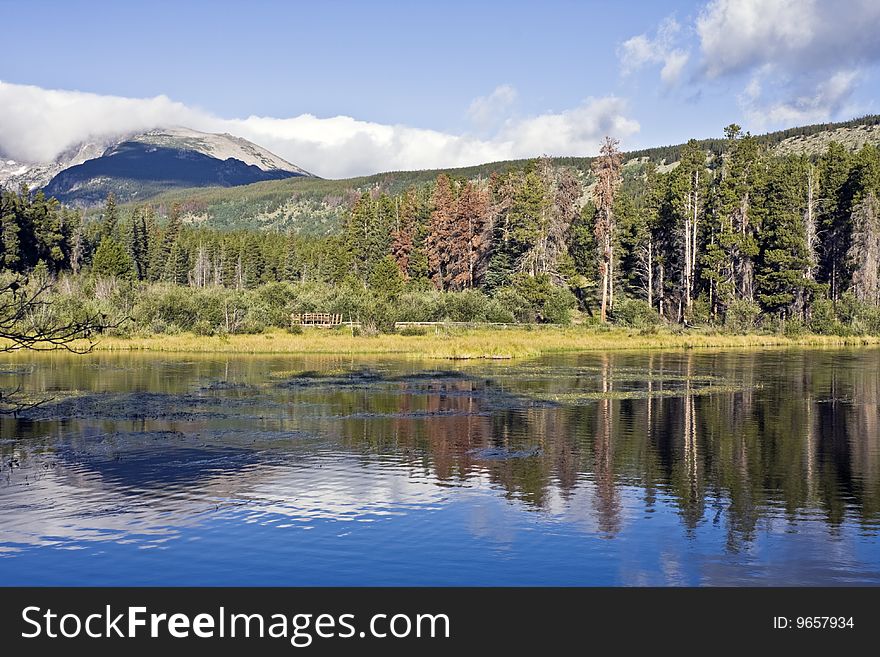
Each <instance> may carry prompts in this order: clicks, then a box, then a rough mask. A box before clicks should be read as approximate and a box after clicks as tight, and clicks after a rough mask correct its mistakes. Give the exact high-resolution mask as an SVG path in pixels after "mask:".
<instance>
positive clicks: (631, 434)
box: [0, 350, 880, 586]
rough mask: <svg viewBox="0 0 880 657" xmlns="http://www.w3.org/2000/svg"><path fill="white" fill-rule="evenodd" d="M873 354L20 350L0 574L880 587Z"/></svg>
mask: <svg viewBox="0 0 880 657" xmlns="http://www.w3.org/2000/svg"><path fill="white" fill-rule="evenodd" d="M877 363H878V353H877V352H876V351H873V350H866V351H862V352H799V351H794V352H760V353H750V354H736V353H726V354H709V353H697V354H694V353H693V352H691V353H687V354H681V353H678V354H665V355H662V356H659V355H652V356H651V357H648V356H646V355H625V354H624V355H615V356H611V357H606V356H598V355H581V356H560V357H554V358H548V359H543V360H538V361H529V362H526V363H516V364H505V365H489V364H482V365H466V366H462V367H459V368H452V367H451V366H448V365H447V364H444V365H443V367H442V369H438V364H437V363H436V362H435V363H419V362H413V361H408V362H396V361H376V360H373V361H351V360H348V361H346V360H340V359H321V360H318V361H315V360H303V359H290V358H280V357H278V358H257V357H242V358H236V359H232V360H224V359H220V358H217V357H214V358H208V359H196V360H193V359H191V358H186V359H185V358H171V359H168V358H162V359H159V358H155V357H149V356H113V357H110V356H95V357H86V358H82V359H61V358H59V357H57V356H56V357H45V358H39V359H31V360H29V361H25V360H14V361H13V360H10V362H8V363H5V364H2V365H0V369H2V370H3V371H4V374H3V376H5V377H7V379H8V380H9V381H10V382H11V381H12V380H19V381H24V382H25V384H26V386H30V388H31V389H32V391H34V392H39V391H45V390H52V391H54V392H53V395H54V396H55V399H54V400H53V401H51V402H48V403H47V404H45V405H44V406H42V407H40V408H38V409H35V410H34V411H32V412H31V413H29V414H27V416H26V417H24V418H18V419H12V418H5V419H3V420H2V421H0V430H2V439H0V457H2V469H0V578H2V582H3V583H4V584H6V585H14V584H23V585H55V584H80V585H86V584H88V585H167V584H171V585H187V584H191V585H422V584H424V585H636V586H643V585H660V586H665V585H672V586H690V585H710V586H711V585H765V584H766V585H771V584H791V585H801V584H835V585H837V584H875V585H876V584H880V538H878V533H880V532H878V530H880V522H878V521H880V481H878V473H880V449H878V443H880V437H878V435H877V433H876V429H877V428H878V427H880V415H878V413H880V405H878V401H880V400H878V394H880V381H878V371H880V368H877V367H876V365H877ZM0 385H6V386H7V387H8V383H7V382H4V381H0Z"/></svg>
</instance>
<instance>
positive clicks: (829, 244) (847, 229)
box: [818, 142, 853, 302]
mask: <svg viewBox="0 0 880 657" xmlns="http://www.w3.org/2000/svg"><path fill="white" fill-rule="evenodd" d="M852 168H853V157H852V155H851V154H850V153H849V152H848V151H847V150H846V149H845V148H844V147H843V146H842V145H841V144H839V143H837V142H832V143H831V144H829V146H828V150H827V151H826V153H825V154H824V155H823V156H822V157H821V158H820V160H819V188H820V199H819V204H818V205H819V216H820V226H821V228H822V232H823V239H822V243H821V247H820V248H821V263H820V267H819V271H820V280H822V281H824V282H827V283H828V285H829V288H830V294H831V300H832V301H835V302H836V301H837V300H838V299H839V298H840V295H841V294H843V292H844V290H846V289H847V287H848V284H849V282H848V276H847V272H846V268H845V264H844V258H845V254H846V251H847V245H848V244H849V243H850V233H851V230H852V223H851V220H850V219H851V215H852V195H853V194H852V188H851V185H850V173H851V171H852Z"/></svg>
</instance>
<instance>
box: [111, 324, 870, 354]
mask: <svg viewBox="0 0 880 657" xmlns="http://www.w3.org/2000/svg"><path fill="white" fill-rule="evenodd" d="M876 344H880V338H876V337H837V336H822V335H803V336H798V337H795V338H789V337H786V336H782V335H725V334H712V333H701V332H696V331H695V332H687V333H673V332H669V331H661V332H658V333H653V334H641V333H639V332H638V331H627V330H622V329H609V330H603V329H596V328H585V327H570V328H561V327H533V328H532V329H531V330H529V329H528V328H525V327H522V328H520V327H517V328H506V329H495V328H473V329H446V328H436V329H429V332H428V334H427V335H423V336H422V335H416V336H402V335H378V336H373V337H361V336H353V335H351V333H349V332H343V331H334V330H324V329H317V328H315V329H306V330H305V332H304V333H303V334H301V335H293V334H290V333H287V332H285V331H274V332H270V333H264V334H258V335H233V336H212V337H203V336H196V335H193V334H189V333H182V334H179V335H172V336H167V335H157V336H149V337H134V338H109V337H108V338H103V339H101V340H100V341H99V342H98V343H97V344H96V345H95V349H96V350H97V351H156V352H184V353H251V354H261V353H265V354H268V353H289V354H396V355H401V356H418V357H425V358H522V357H529V356H539V355H541V354H548V353H559V352H575V351H609V350H643V349H655V350H656V349H694V348H760V347H792V346H820V347H834V346H862V345H876Z"/></svg>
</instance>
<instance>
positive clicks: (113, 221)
mask: <svg viewBox="0 0 880 657" xmlns="http://www.w3.org/2000/svg"><path fill="white" fill-rule="evenodd" d="M118 232H119V210H118V209H117V207H116V197H115V196H114V195H113V192H110V193H108V194H107V202H106V204H105V205H104V213H103V215H102V216H101V237H102V238H104V237H112V238H113V239H116V238H117V237H118Z"/></svg>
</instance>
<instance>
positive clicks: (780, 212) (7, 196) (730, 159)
mask: <svg viewBox="0 0 880 657" xmlns="http://www.w3.org/2000/svg"><path fill="white" fill-rule="evenodd" d="M564 162H565V161H564V160H552V159H549V158H541V159H536V160H533V161H530V162H528V163H527V164H524V165H523V166H521V167H518V168H511V169H510V170H507V171H504V172H502V173H493V174H492V175H491V176H490V177H488V178H481V177H478V178H475V179H465V178H462V179H457V178H453V177H450V176H449V175H447V174H440V175H439V176H437V177H436V179H435V180H433V181H432V182H430V183H426V184H418V185H413V186H411V187H409V188H407V189H405V190H403V191H401V192H400V193H393V194H391V193H387V192H385V191H382V190H381V188H380V187H375V188H370V189H366V190H363V189H361V190H352V191H351V193H350V194H348V195H347V197H346V199H344V200H343V201H341V202H345V203H346V204H347V206H348V208H347V211H346V212H345V213H344V215H343V216H344V220H343V222H342V225H340V226H338V228H337V230H335V231H334V232H333V233H332V234H330V235H327V236H314V235H307V234H298V233H296V232H294V231H290V232H286V233H279V232H268V231H263V232H261V231H256V230H229V229H226V230H220V229H217V228H212V227H211V226H208V225H203V224H201V223H198V222H193V221H185V217H184V216H183V213H182V211H181V207H180V206H179V205H172V206H171V207H170V208H168V211H167V212H163V213H160V212H159V209H160V208H158V207H155V206H152V205H150V204H149V203H144V204H142V205H140V206H136V207H132V208H131V209H130V210H128V209H126V210H125V211H124V212H123V211H122V210H121V209H120V207H118V205H117V203H116V201H115V199H114V198H113V197H112V196H110V197H108V198H107V202H106V205H105V207H104V208H103V211H102V212H101V213H100V215H97V216H95V217H88V218H86V217H84V216H83V215H82V214H81V213H80V212H78V211H76V210H74V209H70V208H67V207H63V206H61V205H60V204H59V203H58V202H57V201H56V200H54V199H51V198H47V197H46V196H45V195H44V194H43V193H42V192H39V191H38V192H36V193H32V192H30V191H28V190H27V189H20V190H2V191H0V267H2V276H3V277H4V280H7V281H8V280H11V279H15V280H21V281H22V284H24V285H29V286H44V287H45V288H46V289H47V290H48V293H49V294H50V296H51V300H52V303H51V304H47V305H45V306H40V308H39V312H41V313H53V314H56V315H58V316H59V317H71V318H76V317H79V316H89V315H91V314H94V313H100V314H101V316H103V317H107V318H108V322H107V323H108V325H112V326H113V327H114V328H113V329H112V331H113V332H115V333H117V334H120V335H128V334H135V333H140V334H172V333H177V332H181V331H192V332H195V333H196V334H199V335H214V334H223V333H230V334H232V333H255V332H261V331H263V330H264V329H266V328H268V327H282V328H291V327H290V315H291V313H295V312H332V313H341V314H342V315H343V316H344V317H345V318H346V319H347V320H349V319H350V320H352V321H356V322H360V323H361V327H362V329H363V330H364V331H373V332H377V331H381V332H390V331H393V330H394V326H395V322H401V321H411V322H418V321H422V322H428V321H438V322H440V321H454V322H493V323H536V322H538V323H552V324H568V323H571V322H575V323H583V324H596V325H598V324H602V323H606V322H608V323H614V324H619V325H624V326H629V327H633V328H638V329H642V330H655V329H657V328H658V327H662V326H669V327H671V328H674V329H675V330H678V329H679V328H688V329H698V328H701V327H707V328H711V329H713V330H723V331H730V332H739V333H743V332H755V331H772V332H785V333H786V334H797V333H802V332H813V333H824V334H838V335H860V334H880V206H878V196H880V151H878V149H877V147H875V146H872V145H867V146H864V147H863V148H861V150H859V151H857V152H851V151H849V150H847V149H846V148H845V147H844V146H842V145H840V144H836V143H832V144H831V145H830V146H829V148H828V149H827V151H826V152H824V153H822V154H818V155H812V156H808V155H797V156H795V155H790V156H779V155H774V154H773V153H772V151H771V150H769V148H768V146H767V145H766V144H763V143H762V142H761V141H760V139H759V138H757V137H754V136H752V135H750V134H748V133H743V131H742V130H741V129H740V127H739V126H737V125H730V126H728V127H726V128H725V129H724V138H723V140H719V145H717V149H714V150H713V149H710V150H704V146H703V145H701V143H699V142H697V141H695V140H691V141H690V142H688V144H687V145H685V146H684V147H683V148H682V149H681V151H680V161H679V162H678V164H677V166H674V167H673V166H667V165H659V166H658V165H657V164H655V163H653V162H651V161H650V160H648V159H647V158H640V159H639V158H635V159H632V160H630V161H629V162H627V163H626V164H624V162H623V161H622V156H621V154H620V152H619V151H618V147H617V142H616V141H615V140H613V139H610V138H608V139H606V141H605V143H604V144H603V146H602V149H601V152H600V154H599V155H598V157H595V158H594V159H593V160H592V164H591V169H590V170H589V171H588V172H583V171H580V170H578V169H576V168H574V167H571V166H566V164H565V163H564Z"/></svg>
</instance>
